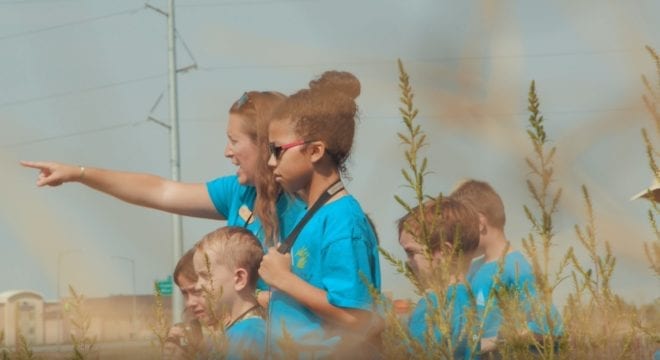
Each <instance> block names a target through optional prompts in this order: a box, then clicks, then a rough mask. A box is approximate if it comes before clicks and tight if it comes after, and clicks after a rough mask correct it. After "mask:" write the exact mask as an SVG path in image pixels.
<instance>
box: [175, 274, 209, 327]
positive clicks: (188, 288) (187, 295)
mask: <svg viewBox="0 0 660 360" xmlns="http://www.w3.org/2000/svg"><path fill="white" fill-rule="evenodd" d="M177 283H178V284H179V289H180V290H181V295H182V297H183V302H184V304H185V307H186V310H187V311H189V312H190V313H191V314H193V315H195V317H196V318H197V319H198V320H201V319H200V315H203V313H204V296H203V293H202V291H200V289H199V287H197V281H192V280H190V279H188V278H186V277H185V276H183V275H179V276H178V278H177Z"/></svg>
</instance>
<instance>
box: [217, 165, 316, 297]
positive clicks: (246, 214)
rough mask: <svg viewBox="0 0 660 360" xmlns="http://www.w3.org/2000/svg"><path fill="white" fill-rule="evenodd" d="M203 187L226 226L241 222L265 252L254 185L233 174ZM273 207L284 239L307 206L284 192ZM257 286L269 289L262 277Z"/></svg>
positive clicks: (266, 248)
mask: <svg viewBox="0 0 660 360" xmlns="http://www.w3.org/2000/svg"><path fill="white" fill-rule="evenodd" d="M206 189H207V190H208V192H209V197H210V198H211V201H212V202H213V205H214V206H215V208H216V210H218V213H219V214H220V215H222V216H224V217H225V219H227V226H242V227H245V228H246V229H248V230H250V232H252V233H253V234H254V235H255V236H256V237H257V238H258V239H259V241H260V242H261V246H263V249H264V252H267V251H268V245H267V244H265V240H264V231H263V228H262V227H261V222H260V221H259V219H258V218H257V217H256V216H254V215H252V210H254V202H255V201H256V199H257V189H256V188H255V187H254V186H248V185H241V184H240V183H239V182H238V177H237V176H236V175H230V176H224V177H221V178H217V179H215V180H211V181H209V182H207V183H206ZM275 208H276V210H277V216H278V219H279V222H280V224H279V229H280V233H279V237H280V239H285V238H286V236H287V235H288V234H289V233H290V232H291V231H293V228H294V227H295V226H296V224H297V223H298V221H299V220H300V218H301V217H302V215H303V214H304V213H305V210H306V208H307V207H306V204H305V203H304V202H303V201H301V200H300V199H298V198H295V197H292V196H291V195H287V194H284V193H283V194H281V195H280V196H279V197H278V199H277V203H276V204H275ZM246 224H247V226H246ZM257 289H260V290H267V289H268V286H267V285H266V284H265V283H264V282H263V280H261V278H259V280H257Z"/></svg>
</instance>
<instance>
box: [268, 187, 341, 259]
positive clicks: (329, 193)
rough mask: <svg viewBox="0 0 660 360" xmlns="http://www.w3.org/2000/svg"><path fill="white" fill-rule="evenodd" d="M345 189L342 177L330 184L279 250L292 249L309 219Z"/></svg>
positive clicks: (285, 251)
mask: <svg viewBox="0 0 660 360" xmlns="http://www.w3.org/2000/svg"><path fill="white" fill-rule="evenodd" d="M342 190H344V184H342V183H341V179H340V180H337V181H336V182H335V183H334V184H332V185H330V186H328V188H327V189H325V191H324V192H323V194H321V196H320V197H319V198H318V200H316V202H315V203H314V205H312V207H311V208H310V209H309V210H307V213H306V214H305V216H304V217H303V218H302V219H301V220H300V222H299V223H298V225H296V228H295V229H293V231H291V233H290V234H289V236H287V237H286V240H284V241H283V242H282V243H281V244H280V246H279V247H278V248H277V251H278V252H279V253H280V254H286V253H288V252H290V251H291V248H292V247H293V243H294V242H295V241H296V238H297V237H298V235H299V234H300V232H301V231H302V229H303V227H305V224H307V222H308V221H309V219H311V218H312V216H314V213H316V211H317V210H318V209H319V208H320V207H321V206H323V205H324V204H325V203H326V202H328V200H330V198H331V197H333V196H335V195H336V194H337V193H338V192H340V191H342Z"/></svg>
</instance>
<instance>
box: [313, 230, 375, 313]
mask: <svg viewBox="0 0 660 360" xmlns="http://www.w3.org/2000/svg"><path fill="white" fill-rule="evenodd" d="M372 250H373V249H371V248H370V246H369V243H368V242H367V241H365V240H364V239H362V238H359V237H356V236H352V237H351V236H348V237H344V238H341V239H338V240H336V241H333V242H332V243H330V244H329V245H328V246H326V247H325V248H324V249H323V250H322V253H321V256H322V265H321V269H322V272H323V279H322V282H323V285H324V287H325V289H326V291H327V293H328V302H330V304H332V305H335V306H339V307H344V308H354V309H361V310H372V304H373V303H374V301H373V299H372V298H371V294H370V292H369V287H370V286H376V285H375V284H374V283H375V281H376V279H375V277H376V276H377V274H376V273H375V269H374V266H373V265H374V264H373V261H371V260H372V259H371V258H372V257H373V256H372Z"/></svg>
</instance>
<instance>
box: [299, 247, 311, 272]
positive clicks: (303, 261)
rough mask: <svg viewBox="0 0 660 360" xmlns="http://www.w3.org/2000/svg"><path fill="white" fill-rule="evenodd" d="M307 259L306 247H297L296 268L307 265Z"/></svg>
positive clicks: (302, 267)
mask: <svg viewBox="0 0 660 360" xmlns="http://www.w3.org/2000/svg"><path fill="white" fill-rule="evenodd" d="M308 259H309V251H308V250H307V248H306V247H303V248H301V249H298V251H296V267H297V268H298V269H301V270H302V269H304V268H305V265H307V260H308Z"/></svg>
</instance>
